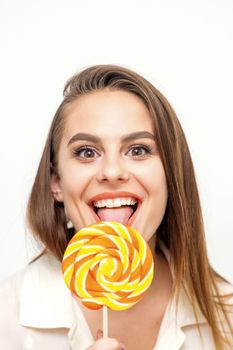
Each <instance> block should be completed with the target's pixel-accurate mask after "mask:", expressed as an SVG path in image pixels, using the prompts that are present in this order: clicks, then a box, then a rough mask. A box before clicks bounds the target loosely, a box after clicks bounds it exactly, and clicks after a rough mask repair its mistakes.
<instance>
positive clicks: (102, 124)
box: [65, 90, 153, 136]
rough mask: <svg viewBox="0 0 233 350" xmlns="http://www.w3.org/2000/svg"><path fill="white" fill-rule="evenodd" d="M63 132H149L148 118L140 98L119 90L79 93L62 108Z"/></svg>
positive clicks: (149, 117) (123, 133) (151, 126)
mask: <svg viewBox="0 0 233 350" xmlns="http://www.w3.org/2000/svg"><path fill="white" fill-rule="evenodd" d="M65 129H66V130H65V131H66V134H67V133H68V134H72V133H74V132H76V133H78V132H79V133H88V134H94V135H98V136H101V135H103V136H107V135H119V136H120V135H127V134H130V133H135V132H139V131H143V130H144V131H148V132H153V123H152V118H151V116H150V113H149V111H148V109H147V108H146V106H145V104H144V103H143V101H142V100H141V99H140V98H139V97H138V96H136V95H134V94H132V93H129V92H127V91H123V90H115V91H111V90H110V91H109V90H107V91H105V90H104V91H98V92H95V93H91V94H87V95H83V96H81V97H79V98H78V99H77V100H75V101H74V102H72V104H71V105H70V106H69V107H68V108H67V110H66V127H65Z"/></svg>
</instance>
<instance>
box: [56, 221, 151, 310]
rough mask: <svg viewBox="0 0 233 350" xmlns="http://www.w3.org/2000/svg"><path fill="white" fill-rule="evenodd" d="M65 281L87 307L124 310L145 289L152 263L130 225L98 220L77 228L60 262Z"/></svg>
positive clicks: (138, 235)
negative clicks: (79, 228)
mask: <svg viewBox="0 0 233 350" xmlns="http://www.w3.org/2000/svg"><path fill="white" fill-rule="evenodd" d="M62 271H63V274H64V279H65V283H66V285H67V286H68V288H69V289H70V290H71V291H72V293H73V294H74V295H75V296H78V297H79V298H81V301H82V303H83V304H84V305H85V306H87V307H88V308H90V309H100V308H101V307H102V306H103V305H105V306H107V307H109V308H110V309H112V310H124V309H128V308H130V307H131V306H133V305H134V304H136V303H137V302H138V301H139V300H141V299H142V298H143V296H144V294H145V292H146V290H147V289H148V288H149V286H150V284H151V282H152V279H153V275H154V263H153V257H152V254H151V251H150V248H149V246H148V245H147V243H146V242H145V241H144V239H143V238H142V236H141V235H140V234H139V233H138V232H137V231H136V230H135V229H133V228H131V227H127V226H124V225H123V224H120V223H118V222H99V223H96V224H93V225H90V226H88V227H85V228H83V229H81V230H80V231H79V232H77V233H76V234H75V235H74V237H73V238H72V239H71V241H70V242H69V244H68V246H67V249H66V251H65V254H64V257H63V261H62Z"/></svg>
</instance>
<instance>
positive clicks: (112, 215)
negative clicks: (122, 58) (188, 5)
mask: <svg viewBox="0 0 233 350" xmlns="http://www.w3.org/2000/svg"><path fill="white" fill-rule="evenodd" d="M154 139H155V137H154V132H153V124H152V121H151V118H150V115H149V111H148V110H147V108H146V107H145V105H144V104H143V102H142V101H141V99H140V98H139V97H137V96H136V95H133V94H131V93H129V92H126V91H123V90H114V91H113V90H102V91H97V92H94V93H91V94H87V95H84V96H81V97H80V98H78V99H77V100H76V101H74V102H73V103H72V104H71V105H70V106H69V107H68V108H67V110H66V125H65V129H64V133H63V137H62V140H61V144H60V147H59V151H58V174H59V178H57V177H56V176H55V175H53V177H52V181H51V190H52V192H56V191H57V194H56V195H55V198H56V199H57V200H58V201H60V202H63V203H64V206H65V209H66V211H67V214H68V217H69V218H70V220H71V221H72V223H73V225H74V227H75V229H76V230H77V231H78V230H80V229H81V228H82V227H85V226H87V225H89V224H92V223H94V222H97V221H118V222H121V223H123V224H125V225H129V226H132V227H134V228H135V229H136V230H138V231H139V232H140V234H141V235H142V236H143V237H144V239H145V240H146V241H147V242H149V241H150V239H151V238H152V236H153V235H154V233H155V231H156V230H157V228H158V226H159V224H160V222H161V220H162V218H163V215H164V212H165V208H166V204H167V185H166V178H165V173H164V169H163V165H162V162H161V160H160V157H159V154H158V150H157V146H156V142H155V141H154ZM135 209H136V210H135Z"/></svg>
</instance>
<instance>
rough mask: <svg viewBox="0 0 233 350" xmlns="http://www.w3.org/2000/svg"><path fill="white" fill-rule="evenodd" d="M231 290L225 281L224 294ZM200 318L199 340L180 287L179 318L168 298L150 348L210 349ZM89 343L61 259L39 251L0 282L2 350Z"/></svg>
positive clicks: (78, 348) (62, 348) (79, 348)
mask: <svg viewBox="0 0 233 350" xmlns="http://www.w3.org/2000/svg"><path fill="white" fill-rule="evenodd" d="M163 251H164V253H165V255H166V257H167V259H169V253H168V252H167V251H166V249H165V248H163ZM227 288H228V290H227ZM232 290H233V288H232V286H228V285H225V284H224V285H223V291H224V293H225V292H227V291H229V292H232ZM198 317H199V323H200V329H201V334H202V338H200V336H199V333H198V328H197V323H196V319H195V316H194V313H193V310H192V307H191V304H190V303H189V301H188V298H187V296H186V294H185V293H184V291H181V294H180V301H179V306H178V313H177V318H176V312H175V300H173V299H172V300H171V301H170V302H169V304H168V306H167V309H166V312H165V315H164V318H163V321H162V324H161V328H160V331H159V335H158V338H157V342H156V345H155V346H154V348H153V349H152V350H201V349H204V350H214V349H215V347H214V343H213V339H212V335H211V331H210V328H209V326H208V324H207V322H206V320H205V318H204V317H203V315H202V314H201V313H199V315H198ZM93 343H94V338H93V336H92V334H91V331H90V329H89V327H88V324H87V322H86V320H85V317H84V315H83V313H82V311H81V309H80V308H79V306H78V303H77V302H75V300H74V298H73V297H72V295H71V293H70V291H69V290H68V288H67V287H66V285H65V283H64V279H63V275H62V272H61V263H60V262H59V261H58V260H57V259H55V258H54V257H53V256H52V255H48V254H44V255H42V256H41V257H39V258H38V259H37V260H35V261H34V262H32V263H31V264H29V265H28V266H27V267H26V268H25V269H24V270H22V271H20V272H18V273H17V274H15V275H14V276H12V277H10V278H8V279H7V280H6V281H4V282H3V283H1V286H0V345H1V349H4V350H30V349H33V350H47V349H48V350H55V349H56V350H68V349H69V350H71V349H72V350H86V348H87V347H88V346H90V345H91V344H93ZM129 350H131V349H129ZM142 350H143V349H142Z"/></svg>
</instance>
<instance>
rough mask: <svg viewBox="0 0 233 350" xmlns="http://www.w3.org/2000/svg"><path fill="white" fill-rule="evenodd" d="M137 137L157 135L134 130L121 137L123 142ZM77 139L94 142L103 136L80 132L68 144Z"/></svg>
mask: <svg viewBox="0 0 233 350" xmlns="http://www.w3.org/2000/svg"><path fill="white" fill-rule="evenodd" d="M135 139H152V140H155V135H153V134H152V133H150V132H149V131H137V132H133V133H131V134H127V135H124V136H122V137H121V141H122V142H129V141H133V140H135ZM76 141H90V142H93V143H100V142H101V138H100V137H99V136H96V135H92V134H87V133H83V132H79V133H77V134H75V135H74V136H72V137H71V139H70V140H69V142H68V144H67V146H70V145H71V144H72V143H74V142H76Z"/></svg>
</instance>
